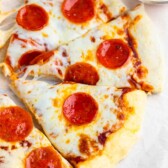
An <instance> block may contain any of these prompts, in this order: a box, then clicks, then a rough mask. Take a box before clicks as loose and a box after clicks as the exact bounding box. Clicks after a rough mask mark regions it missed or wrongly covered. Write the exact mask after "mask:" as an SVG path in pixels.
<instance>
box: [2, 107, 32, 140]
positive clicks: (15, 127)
mask: <svg viewBox="0 0 168 168" xmlns="http://www.w3.org/2000/svg"><path fill="white" fill-rule="evenodd" d="M32 129H33V121H32V118H31V115H30V114H29V113H28V112H26V111H25V110H23V109H22V108H20V107H17V106H12V107H6V108H0V138H1V139H3V140H5V141H8V142H17V141H21V140H24V139H25V138H26V137H27V136H28V135H29V133H30V132H31V130H32Z"/></svg>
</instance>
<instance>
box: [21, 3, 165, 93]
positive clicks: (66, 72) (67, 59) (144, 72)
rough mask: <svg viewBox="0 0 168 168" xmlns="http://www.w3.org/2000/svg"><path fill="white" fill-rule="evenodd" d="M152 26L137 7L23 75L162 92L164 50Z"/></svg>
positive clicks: (34, 62)
mask: <svg viewBox="0 0 168 168" xmlns="http://www.w3.org/2000/svg"><path fill="white" fill-rule="evenodd" d="M152 26H153V25H152V23H151V20H150V19H149V17H148V16H147V15H146V12H145V11H144V6H143V5H141V6H138V7H136V8H135V9H134V10H133V11H131V12H129V13H127V14H125V15H124V16H121V17H119V18H118V19H116V20H113V21H111V22H109V23H107V24H103V25H101V26H99V27H97V28H95V29H92V30H90V31H89V32H88V33H86V34H85V35H83V36H82V37H80V38H78V39H76V40H74V41H72V42H70V43H68V44H66V45H61V46H60V47H58V48H57V49H56V50H54V51H49V52H46V53H43V54H41V55H39V56H37V57H36V58H34V59H33V60H31V62H30V64H29V65H28V66H27V67H24V68H21V73H23V72H25V70H26V74H25V76H27V74H31V75H34V76H38V75H45V76H53V77H55V78H59V79H61V80H63V81H73V82H77V83H84V84H90V85H109V86H114V87H117V88H121V87H131V88H138V89H142V90H144V91H147V92H154V93H157V92H160V91H161V90H162V86H163V60H162V50H161V48H160V44H159V40H156V39H157V34H155V31H154V29H153V27H152Z"/></svg>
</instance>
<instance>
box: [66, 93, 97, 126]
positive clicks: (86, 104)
mask: <svg viewBox="0 0 168 168" xmlns="http://www.w3.org/2000/svg"><path fill="white" fill-rule="evenodd" d="M97 111H98V105H97V103H96V101H95V100H94V98H93V97H92V96H90V95H89V94H86V93H75V94H72V95H70V96H69V97H68V98H67V99H66V100H65V102H64V104H63V114H64V116H65V118H66V119H67V120H68V121H69V122H70V123H72V124H74V125H83V124H88V123H90V122H92V121H93V119H94V118H95V116H96V114H97Z"/></svg>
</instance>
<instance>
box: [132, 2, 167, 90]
mask: <svg viewBox="0 0 168 168" xmlns="http://www.w3.org/2000/svg"><path fill="white" fill-rule="evenodd" d="M129 16H130V17H131V19H132V23H131V26H130V27H129V32H130V33H131V35H132V36H133V37H134V39H135V40H136V43H137V46H136V48H135V49H136V51H137V53H138V54H139V55H140V59H141V62H142V65H144V66H145V67H146V68H147V69H148V75H147V76H146V77H145V78H144V79H143V80H144V81H145V82H146V83H148V84H149V85H151V86H153V88H154V89H153V92H154V93H158V92H161V91H162V89H163V81H164V80H163V79H164V73H163V69H164V68H163V67H164V64H163V52H162V48H161V44H160V40H159V37H158V33H157V31H156V30H155V29H154V27H155V26H154V25H153V23H152V21H151V19H150V18H149V17H148V16H147V14H146V12H145V9H144V6H143V5H140V6H137V7H136V8H135V9H134V10H133V11H131V12H129ZM137 17H139V18H140V19H139V20H138V21H135V20H136V18H137ZM142 25H143V26H142Z"/></svg>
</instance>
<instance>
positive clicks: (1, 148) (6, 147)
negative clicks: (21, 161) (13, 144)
mask: <svg viewBox="0 0 168 168" xmlns="http://www.w3.org/2000/svg"><path fill="white" fill-rule="evenodd" d="M8 148H9V147H8V146H0V150H5V151H7V150H8Z"/></svg>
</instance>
